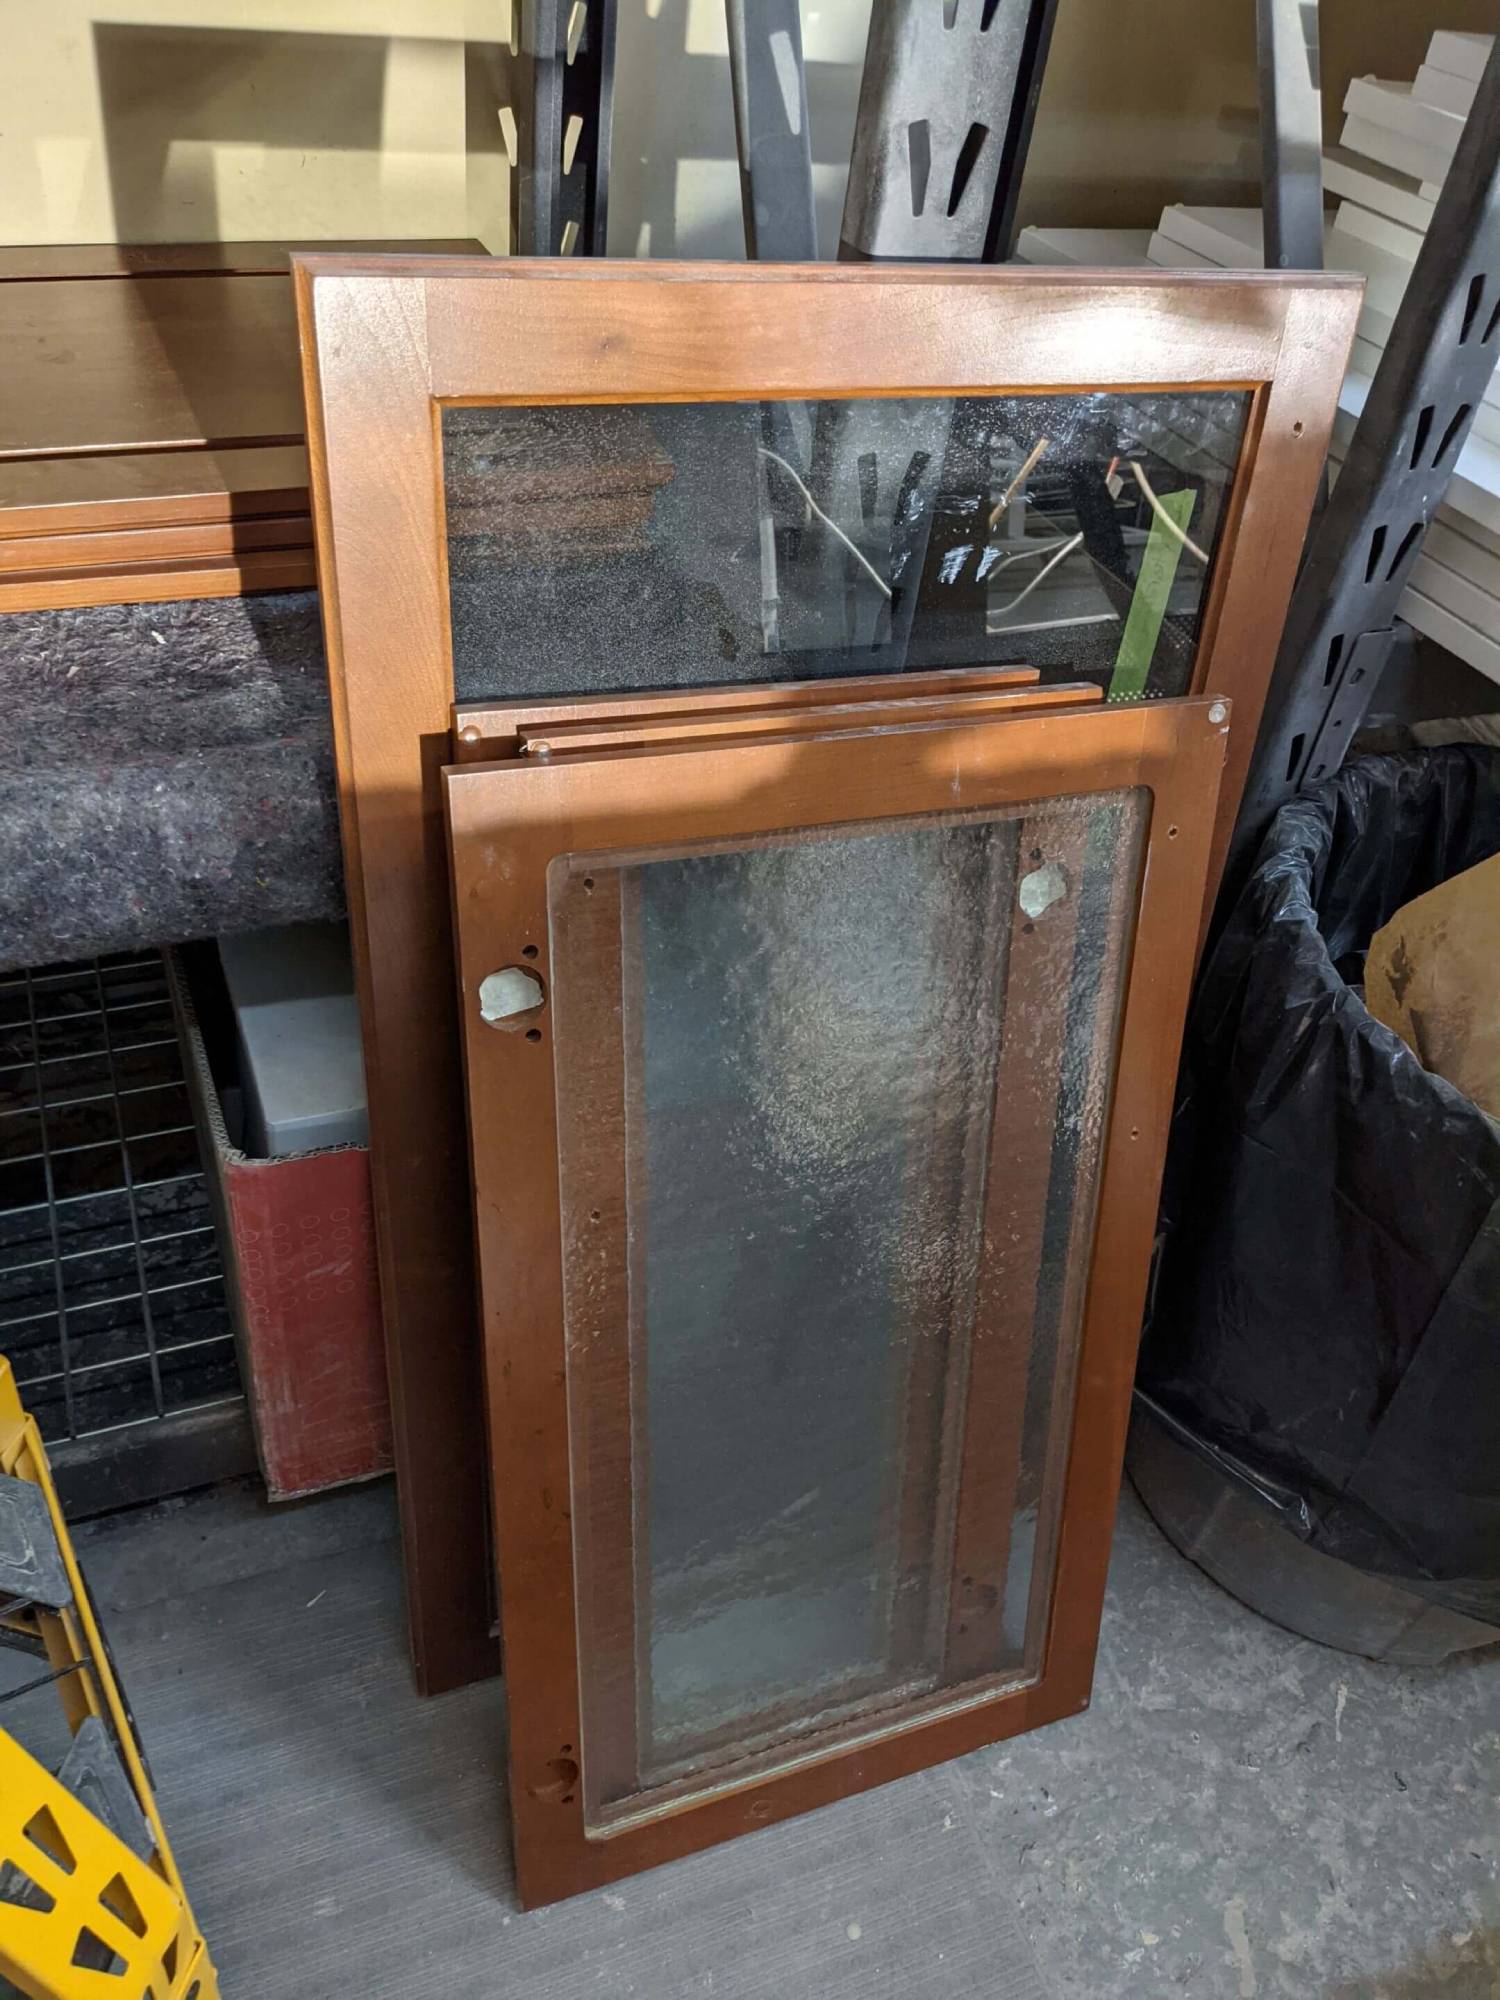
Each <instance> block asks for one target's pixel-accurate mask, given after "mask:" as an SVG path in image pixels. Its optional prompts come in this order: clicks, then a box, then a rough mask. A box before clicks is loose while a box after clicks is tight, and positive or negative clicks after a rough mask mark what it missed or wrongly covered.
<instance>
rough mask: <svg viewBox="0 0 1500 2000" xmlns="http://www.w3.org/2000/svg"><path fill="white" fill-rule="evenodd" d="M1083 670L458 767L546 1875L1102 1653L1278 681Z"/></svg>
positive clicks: (688, 1836)
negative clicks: (1139, 1377)
mask: <svg viewBox="0 0 1500 2000" xmlns="http://www.w3.org/2000/svg"><path fill="white" fill-rule="evenodd" d="M1055 695H1056V697H1057V699H1058V704H1059V705H1058V706H1056V707H1049V708H1041V709H1039V708H1037V707H1035V706H1034V705H1032V703H1034V697H1033V698H1032V701H1031V702H1028V700H1027V698H1026V695H1025V693H1024V691H1021V692H1019V693H1018V695H1017V697H1016V698H1015V699H1013V700H1012V701H1011V703H1010V705H1009V706H1006V702H1005V698H1002V699H1001V701H1000V703H999V705H998V706H997V705H996V703H995V699H994V698H993V697H989V698H988V701H987V705H986V698H983V697H981V698H980V704H979V706H978V707H977V708H976V709H975V710H974V711H973V712H971V713H968V714H965V713H963V712H962V703H961V702H960V703H959V704H958V711H959V712H957V713H952V712H948V713H939V714H937V715H933V714H932V713H931V712H930V702H924V701H923V700H922V699H921V698H920V697H919V698H916V699H915V700H913V701H912V702H911V703H910V704H909V705H905V712H903V707H904V705H903V704H902V703H900V702H899V701H892V702H891V703H889V704H888V705H887V706H886V707H884V708H882V709H880V710H879V711H877V715H878V722H877V723H876V725H875V726H869V721H868V717H867V715H866V713H865V712H864V711H862V710H861V709H860V708H858V707H857V706H856V707H849V706H841V707H828V708H826V709H823V710H821V711H817V712H816V716H815V720H814V722H813V723H812V724H811V725H810V724H809V717H808V714H807V712H806V711H805V710H804V711H802V712H801V713H798V712H797V711H796V710H791V711H789V712H788V714H789V717H790V723H791V726H786V725H785V722H784V721H783V719H781V718H778V717H777V716H776V715H775V714H774V713H769V712H767V713H763V715H762V718H761V721H760V726H759V729H758V730H756V729H754V728H747V726H746V723H745V718H744V716H743V715H739V716H732V717H731V718H730V719H729V721H728V723H727V724H726V723H725V722H724V720H723V719H722V718H721V719H720V721H719V722H718V723H716V722H715V720H714V719H713V716H712V711H711V707H710V709H709V711H708V712H706V713H705V715H704V716H703V717H700V718H695V717H694V716H693V715H692V714H691V712H690V705H685V708H687V712H686V713H684V714H682V715H681V716H680V717H679V718H678V724H679V727H678V733H676V734H673V733H672V731H671V730H669V729H664V728H663V727H662V726H661V725H660V724H657V725H654V726H648V727H647V729H646V731H645V733H644V736H643V737H641V738H637V739H632V738H631V735H630V731H629V727H628V723H627V724H626V725H619V724H617V727H616V735H615V736H611V733H610V731H608V730H605V731H603V732H602V734H603V737H604V739H605V740H604V742H603V743H602V745H601V744H599V743H597V742H596V741H595V738H594V737H592V736H590V735H589V734H588V732H587V727H586V718H582V719H580V718H577V717H575V718H574V722H573V724H572V726H574V727H578V728H581V729H582V730H583V731H584V734H583V737H582V739H581V740H583V741H584V742H586V743H588V744H590V745H591V746H592V747H583V748H576V749H570V748H569V747H567V737H566V732H564V731H560V730H559V731H553V732H551V734H550V735H548V736H547V737H546V738H545V740H538V741H537V742H536V743H533V744H531V745H528V744H526V743H524V742H523V743H522V744H521V748H520V754H517V755H514V756H511V757H509V758H508V759H503V760H497V761H494V762H478V763H469V764H467V765H460V766H456V767H454V768H453V769H451V770H450V771H449V772H448V774H447V779H446V792H447V811H448V821H449V832H450V838H451V849H452V868H453V887H454V910H455V925H456V931H457V941H458V952H459V966H460V987H461V1004H462V1014H463V1035H464V1043H465V1052H466V1058H467V1077H468V1097H469V1112H470V1132H471V1142H472V1154H473V1173H474V1191H475V1205H476V1214H477V1218H478V1233H479V1253H480V1273H481V1292H482V1309H483V1317H484V1328H485V1344H486V1352H487V1358H488V1382H489V1392H490V1428H491V1440H492V1450H493V1454H494V1465H495V1476H496V1506H497V1520H498V1527H499V1561H500V1601H501V1607H502V1630H503V1640H504V1650H505V1661H506V1671H507V1677H508V1681H509V1702H510V1716H511V1731H512V1753H511V1754H512V1799H513V1811H514V1817H515V1824H516V1836H517V1866H518V1874H519V1879H520V1883H521V1889H522V1894H523V1896H524V1898H525V1899H526V1900H527V1901H528V1902H538V1901H546V1900H550V1899H551V1898H553V1897H556V1896H559V1895H565V1894H568V1893H570V1892H572V1891H574V1890H577V1889H581V1888H584V1887H587V1886H589V1885H591V1884H595V1883H599V1882H602V1881H606V1880H609V1879H611V1878H613V1877H616V1876H619V1875H622V1874H625V1873H628V1872H631V1871H633V1870H636V1869H639V1868H643V1867H647V1866H650V1865H652V1864H653V1863H655V1862H658V1861H661V1860H665V1859H668V1858H670V1857H671V1856H674V1855H677V1854H681V1853H683V1852H686V1851H688V1850H690V1849H693V1848H696V1847H699V1846H702V1845H704V1844H706V1843H708V1842H711V1841H716V1840H722V1839H724V1838H726V1837H729V1836H731V1835H733V1834H735V1833H738V1832H740V1831H743V1830H746V1829H748V1828H751V1827H754V1826H757V1825H761V1824H764V1823H765V1822H767V1821H769V1820H774V1819H778V1818H781V1817H784V1816H785V1815H787V1814H789V1813H793V1812H797V1811H800V1810H803V1809H806V1808H807V1807H809V1806H813V1805H817V1804H820V1803H823V1802H825V1801H827V1800H830V1799H833V1798H836V1797H839V1796H841V1795H843V1794H844V1793H846V1792H849V1791H853V1790H857V1789H860V1788H862V1787H864V1786H867V1785H870V1784H873V1783H877V1782H880V1781H882V1780H884V1779H887V1778H890V1777H893V1776H896V1775H898V1774H900V1773H902V1772H905V1771H910V1770H912V1769H914V1768H917V1767H919V1766H921V1765H923V1764H927V1763H930V1762H932V1761H934V1760H937V1759H940V1758H944V1757H948V1756H952V1755H954V1754H956V1753H958V1752H960V1751H962V1750H965V1749H969V1748H972V1747H974V1746H976V1745H978V1744H981V1743H984V1742H987V1741H991V1740H994V1739H995V1738H997V1737H1001V1736H1005V1735H1009V1734H1011V1733H1013V1732H1015V1731H1017V1730H1019V1729H1024V1728H1029V1727H1032V1726H1034V1725H1036V1724H1037V1723H1039V1722H1043V1721H1047V1720H1050V1719H1053V1718H1055V1717H1058V1716H1061V1715H1063V1714H1066V1713H1069V1712H1072V1711H1074V1710H1076V1709H1078V1708H1080V1707H1081V1706H1083V1704H1084V1703H1085V1701H1086V1699H1087V1695H1088V1688H1089V1681H1090V1674H1091V1669H1092V1659H1093V1651H1094V1644H1095V1638H1096V1633H1097V1627H1098V1621H1099V1614H1100V1606H1101V1601H1102V1595H1103V1587H1104V1574H1105V1567H1106V1558H1107V1549H1108V1539H1109V1531H1110V1523H1111V1519H1112V1514H1113V1507H1114V1501H1115V1495H1116V1490H1117V1484H1118V1478H1119V1462H1120V1454H1121V1449H1122V1443H1123V1436H1124V1427H1125V1420H1126V1411H1127V1403H1128V1396H1129V1385H1130V1377H1131V1371H1132V1365H1133V1357H1134V1346H1135V1336H1136V1330H1137V1328H1138V1326H1139V1322H1140V1311H1141V1305H1142V1297H1143V1292H1144V1286H1145V1280H1146V1270H1147V1261H1148V1256H1149V1250H1150V1241H1151V1234H1152V1223H1153V1216H1154V1204H1155V1198H1156V1189H1157V1180H1158V1175H1159V1171H1160V1164H1161V1154H1162V1148H1163V1143H1164V1137H1165V1127H1166V1119H1167V1114H1168V1109H1169V1103H1170V1093H1171V1085H1172V1078H1173V1073H1174V1067H1175V1059H1176V1049H1177V1037H1178V1033H1179V1029H1180V1023H1181V1016H1182V1010H1183V1006H1184V1003H1185V999H1186V993H1187V985H1188V979H1189V974H1190V968H1191V961H1192V952H1193V946H1194V938H1195V919H1196V912H1197V910H1198V908H1199V905H1200V903H1201V899H1202V893H1203V886H1204V880H1205V874H1206V869H1207V864H1208V854H1209V844H1210V838H1211V833H1212V827H1213V818H1214V808H1215V804H1216V800H1217V795H1218V786H1219V778H1220V773H1221V769H1222V765H1223V760H1224V746H1225V738H1226V732H1227V727H1228V715H1227V708H1226V705H1225V704H1224V703H1222V702H1211V701H1209V700H1206V699H1186V700H1182V701H1177V702H1172V703H1158V704H1147V705H1130V706H1123V707H1121V706H1115V707H1110V706H1105V705H1103V704H1101V703H1099V702H1098V700H1097V694H1096V691H1095V690H1093V689H1088V688H1085V689H1083V690H1081V691H1075V690H1064V689H1061V688H1059V689H1057V690H1055ZM1090 695H1093V696H1094V700H1093V701H1092V702H1090V701H1089V700H1088V699H1087V697H1088V696H1090ZM939 706H940V707H941V706H942V704H941V703H940V704H939ZM539 728H540V729H541V730H543V731H545V730H546V729H547V724H546V723H545V721H543V722H542V723H541V724H540V725H539Z"/></svg>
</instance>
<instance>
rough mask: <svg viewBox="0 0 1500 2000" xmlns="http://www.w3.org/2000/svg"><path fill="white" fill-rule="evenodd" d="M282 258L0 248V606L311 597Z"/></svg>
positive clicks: (197, 250)
mask: <svg viewBox="0 0 1500 2000" xmlns="http://www.w3.org/2000/svg"><path fill="white" fill-rule="evenodd" d="M296 247H297V246H295V245H289V244H277V243H222V244H147V245H141V246H135V245H129V244H112V243H106V244H83V245H76V244H50V245H47V244H44V245H39V246H32V247H27V246H12V247H10V248H5V249H0V374H3V378H4V380H5V384H6V392H5V395H4V396H3V397H0V572H3V581H0V610H36V609H46V608H53V607H57V606H64V605H80V604H108V603H125V602H141V601H150V600H151V599H152V598H159V599H168V598H180V597H209V596H234V595H239V594H240V593H241V592H242V591H250V590H269V589H302V588H307V587H309V586H311V585H312V584H314V583H315V582H316V571H315V565H314V562H313V557H312V554H311V542H312V529H311V518H310V512H309V502H308V494H307V456H306V451H305V449H304V448H303V445H302V441H301V440H302V433H303V414H302V394H301V379H300V373H299V368H298V359H297V345H296V339H297V336H296V316H295V307H294V303H293V299H292V288H291V282H290V275H289V267H290V258H291V254H292V251H293V250H294V249H295V248H296ZM319 247H320V248H325V249H326V248H349V249H358V250H360V251H363V252H368V251H370V250H372V249H376V248H382V247H386V246H381V245H372V244H369V243H361V244H350V245H347V246H334V245H321V246H319ZM395 247H398V248H400V249H402V250H403V251H406V252H408V253H422V252H425V251H427V250H436V251H439V252H459V251H463V250H465V249H473V250H478V249H479V248H480V247H481V246H480V245H478V244H477V243H464V242H443V243H437V244H433V245H426V244H415V243H414V244H409V245H407V244H403V245H399V246H395ZM275 517H280V519H281V521H282V527H281V529H279V530H277V531H275V532H274V533H269V532H268V531H267V530H266V529H264V528H263V527H262V526H261V525H258V524H259V523H260V522H262V521H264V520H268V519H272V518H275ZM252 521H253V522H255V523H257V525H254V526H246V527H241V526H240V525H239V524H241V523H246V522H252ZM226 527H227V529H228V531H227V532H223V530H224V529H226ZM193 530H199V531H202V532H200V533H198V534H194V533H192V532H191V531H193ZM211 530H213V531H216V532H210V531H211ZM117 535H118V536H121V537H126V538H127V539H123V540H120V541H118V542H116V541H111V540H110V539H109V538H110V537H112V536H117ZM273 546H274V547H276V548H278V549H279V550H281V551H282V552H283V553H282V558H281V559H280V560H277V561H271V560H268V558H267V554H266V551H267V550H269V549H270V548H272V547H273ZM299 547H300V548H302V549H304V550H305V551H306V553H305V554H304V555H303V556H302V557H301V558H300V559H297V560H293V559H292V558H291V557H290V554H289V551H290V550H291V549H293V548H299Z"/></svg>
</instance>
